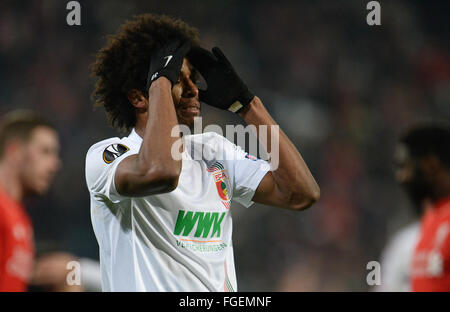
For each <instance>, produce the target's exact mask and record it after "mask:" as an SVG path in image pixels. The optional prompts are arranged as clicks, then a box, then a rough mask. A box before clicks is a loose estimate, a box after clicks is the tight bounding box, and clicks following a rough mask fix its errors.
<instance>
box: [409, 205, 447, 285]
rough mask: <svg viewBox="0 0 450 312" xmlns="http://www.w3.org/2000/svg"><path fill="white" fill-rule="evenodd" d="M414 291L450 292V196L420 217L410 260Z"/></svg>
mask: <svg viewBox="0 0 450 312" xmlns="http://www.w3.org/2000/svg"><path fill="white" fill-rule="evenodd" d="M411 282H412V290H413V291H450V198H449V197H448V198H446V199H443V200H441V201H439V202H437V203H435V204H434V205H433V206H432V207H430V208H428V209H427V210H426V212H425V214H424V216H423V219H422V224H421V229H420V234H419V241H418V244H417V246H416V249H415V251H414V258H413V262H412V280H411Z"/></svg>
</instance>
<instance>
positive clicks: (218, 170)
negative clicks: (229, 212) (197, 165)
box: [206, 161, 232, 209]
mask: <svg viewBox="0 0 450 312" xmlns="http://www.w3.org/2000/svg"><path fill="white" fill-rule="evenodd" d="M206 170H207V171H208V172H211V173H212V175H213V178H214V182H215V183H216V188H217V193H218V195H219V197H220V199H221V201H222V204H223V205H224V206H225V208H227V209H230V206H231V192H232V190H231V184H230V179H229V178H228V175H227V173H226V170H225V168H224V167H223V165H222V164H221V163H220V162H217V161H216V162H215V163H214V164H212V165H211V166H209V167H208V168H207V169H206Z"/></svg>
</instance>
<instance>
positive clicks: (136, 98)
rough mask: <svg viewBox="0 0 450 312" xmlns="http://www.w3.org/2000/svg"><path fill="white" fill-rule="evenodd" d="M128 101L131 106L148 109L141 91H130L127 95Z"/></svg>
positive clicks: (146, 101)
mask: <svg viewBox="0 0 450 312" xmlns="http://www.w3.org/2000/svg"><path fill="white" fill-rule="evenodd" d="M127 97H128V101H130V103H131V105H133V106H134V107H136V108H138V109H139V108H140V109H147V108H148V100H147V98H146V97H145V96H144V94H143V93H142V91H140V90H137V89H131V90H130V91H128V94H127Z"/></svg>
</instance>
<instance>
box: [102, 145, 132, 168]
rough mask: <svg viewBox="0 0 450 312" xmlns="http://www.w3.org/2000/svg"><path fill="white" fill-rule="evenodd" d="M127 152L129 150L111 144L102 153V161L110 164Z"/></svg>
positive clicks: (122, 146)
mask: <svg viewBox="0 0 450 312" xmlns="http://www.w3.org/2000/svg"><path fill="white" fill-rule="evenodd" d="M129 150H130V149H129V148H128V147H126V146H125V145H123V144H118V143H116V144H111V145H110V146H108V147H107V148H105V150H104V151H103V160H104V161H105V163H107V164H110V163H112V162H113V161H114V160H115V159H116V158H119V157H120V156H122V155H123V154H125V153H126V152H128V151H129Z"/></svg>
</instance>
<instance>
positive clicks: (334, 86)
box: [0, 0, 450, 291]
mask: <svg viewBox="0 0 450 312" xmlns="http://www.w3.org/2000/svg"><path fill="white" fill-rule="evenodd" d="M67 2H68V1H61V0H41V1H5V0H3V1H2V2H1V4H0V115H3V114H4V113H6V112H7V111H9V110H11V109H15V108H33V109H36V110H38V111H40V112H41V113H42V114H44V115H45V116H47V117H48V118H49V119H50V120H51V121H53V122H54V123H55V124H56V125H57V127H58V129H59V130H60V135H61V142H62V159H63V162H64V166H63V170H62V171H61V173H60V174H59V176H58V178H57V181H56V183H55V184H54V187H53V188H52V191H51V192H50V194H48V195H46V196H45V197H44V198H40V199H34V200H30V201H28V202H27V206H28V210H29V212H30V214H31V215H32V218H33V221H34V226H35V235H36V242H37V247H38V251H39V250H40V249H42V250H43V249H45V248H60V249H63V250H66V251H69V252H72V253H74V254H76V255H79V256H85V257H91V258H94V259H96V258H98V246H97V242H96V239H95V236H94V234H93V231H92V227H91V223H90V213H89V194H88V191H87V188H86V184H85V177H84V158H85V154H86V152H87V150H88V148H89V147H90V146H91V145H92V144H93V143H95V142H97V141H100V140H103V139H105V138H108V137H112V136H118V134H117V132H116V131H115V130H113V129H112V128H110V127H109V126H108V125H107V122H106V116H105V114H104V111H103V109H101V108H99V109H97V110H94V109H93V101H92V100H91V99H90V93H91V92H92V90H93V86H94V80H93V79H92V78H91V77H90V75H89V65H90V64H91V63H92V62H93V60H94V56H95V53H96V52H97V51H98V49H99V48H100V47H101V46H102V45H103V44H104V43H105V36H106V35H107V34H110V33H114V32H115V31H116V30H117V28H118V26H119V25H120V24H121V23H123V22H124V21H125V20H126V19H131V17H132V16H133V15H135V14H140V13H146V12H151V13H165V14H168V15H171V16H174V17H179V18H181V19H183V20H185V21H186V22H188V23H189V24H191V25H192V26H195V27H197V28H198V29H199V31H200V35H201V39H202V42H203V43H204V45H205V46H206V47H208V48H211V47H213V46H216V45H217V46H220V47H221V48H222V49H223V51H224V52H225V53H226V54H227V56H228V57H229V58H230V60H231V61H232V63H233V64H234V66H235V68H236V69H237V70H238V72H239V73H240V74H241V76H242V77H243V79H244V81H246V82H247V84H248V85H249V87H250V88H251V89H252V90H253V91H254V92H255V93H256V94H257V95H258V96H260V97H261V98H262V100H263V102H264V103H265V105H266V106H267V107H268V110H269V112H270V113H272V114H273V116H274V118H275V119H276V121H277V122H278V123H279V124H280V125H281V127H282V129H284V131H285V132H286V133H287V134H288V136H289V137H290V138H291V139H292V140H293V141H294V143H295V144H296V146H297V147H298V149H299V150H300V152H301V153H302V155H303V157H304V158H305V160H306V162H307V163H308V164H309V166H310V169H311V171H312V172H313V174H314V176H315V177H316V178H317V180H318V183H319V185H320V186H321V191H322V197H321V199H320V201H319V202H318V203H317V204H316V205H315V206H313V207H312V208H311V209H310V210H307V211H305V212H301V213H295V212H289V211H285V210H280V209H276V208H271V207H266V206H262V205H254V206H252V207H251V208H249V209H245V208H243V207H241V206H238V205H237V204H236V205H235V206H233V208H232V210H233V218H234V236H233V237H234V248H235V260H236V270H237V277H238V285H239V290H241V291H251V290H254V291H303V290H310V291H349V290H351V291H365V290H367V289H368V286H367V284H366V274H367V273H368V271H367V270H366V264H367V262H369V261H372V260H379V256H380V252H381V250H382V248H383V246H384V245H385V243H386V241H387V239H388V238H389V236H390V235H391V234H392V233H393V232H395V231H396V230H397V229H399V228H400V227H401V226H403V225H405V224H406V223H408V222H409V220H411V218H412V216H413V214H412V213H411V212H410V209H409V205H410V204H409V202H408V200H407V198H406V196H405V195H404V194H403V193H402V191H401V189H400V188H399V187H398V186H397V185H396V184H395V180H394V176H393V166H392V153H393V148H394V146H395V141H396V138H397V137H398V135H399V134H400V133H401V132H402V131H403V130H405V129H406V128H407V127H409V126H411V125H413V124H415V123H416V122H421V121H442V120H444V121H445V120H449V119H450V53H449V51H450V50H449V40H448V39H449V35H450V29H449V24H450V23H449V22H448V16H449V13H450V5H449V1H419V0H416V1H412V0H410V1H400V0H397V1H379V2H380V4H381V23H382V25H381V26H368V25H367V23H366V16H367V14H368V11H367V9H366V4H367V2H368V1H350V0H339V1H295V2H294V1H292V2H285V1H225V0H220V1H206V0H203V1H79V2H80V4H81V23H82V25H81V26H68V25H67V24H66V15H67V13H68V11H67V10H66V4H67ZM203 115H204V122H203V123H204V125H207V124H208V123H219V124H226V123H240V122H241V121H240V120H239V119H238V118H235V117H234V116H232V115H231V114H230V113H225V112H222V111H218V110H216V109H212V108H208V107H204V110H203ZM49 246H51V247H49Z"/></svg>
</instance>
